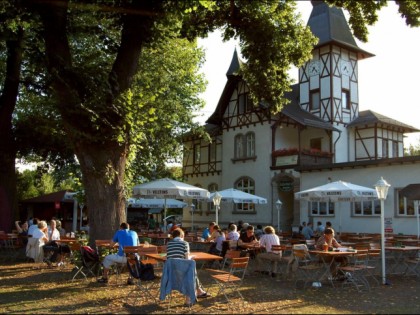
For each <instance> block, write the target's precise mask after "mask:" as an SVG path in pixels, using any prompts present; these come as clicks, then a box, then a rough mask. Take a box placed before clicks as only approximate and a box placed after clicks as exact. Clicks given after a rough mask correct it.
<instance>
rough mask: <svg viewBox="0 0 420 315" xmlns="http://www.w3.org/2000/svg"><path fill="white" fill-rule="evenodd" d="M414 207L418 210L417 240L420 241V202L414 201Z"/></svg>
mask: <svg viewBox="0 0 420 315" xmlns="http://www.w3.org/2000/svg"><path fill="white" fill-rule="evenodd" d="M414 207H415V208H416V209H417V239H420V224H419V201H418V200H416V201H414Z"/></svg>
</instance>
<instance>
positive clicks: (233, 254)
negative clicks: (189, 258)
mask: <svg viewBox="0 0 420 315" xmlns="http://www.w3.org/2000/svg"><path fill="white" fill-rule="evenodd" d="M240 256H241V251H240V250H233V249H228V250H227V251H226V254H225V257H224V258H223V260H222V262H221V265H220V269H213V268H206V269H205V270H206V271H209V272H214V273H228V272H229V270H228V269H227V267H228V266H229V264H230V263H232V259H233V258H239V257H240Z"/></svg>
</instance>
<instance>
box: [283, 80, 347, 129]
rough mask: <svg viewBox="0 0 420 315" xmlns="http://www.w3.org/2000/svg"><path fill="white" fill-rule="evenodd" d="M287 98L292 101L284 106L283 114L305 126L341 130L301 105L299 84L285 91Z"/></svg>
mask: <svg viewBox="0 0 420 315" xmlns="http://www.w3.org/2000/svg"><path fill="white" fill-rule="evenodd" d="M285 98H287V99H289V100H290V103H289V104H287V105H286V106H284V107H283V109H282V111H281V113H282V114H283V115H286V116H287V117H289V118H291V119H293V120H294V121H296V122H297V123H299V124H301V125H303V126H309V127H314V128H320V129H326V130H335V131H340V130H339V129H337V128H334V126H333V125H331V124H330V123H328V122H325V121H323V120H322V119H321V118H319V117H317V116H314V115H312V114H311V113H309V112H307V111H305V110H303V109H302V108H301V107H300V105H299V84H294V85H292V91H291V92H288V93H285Z"/></svg>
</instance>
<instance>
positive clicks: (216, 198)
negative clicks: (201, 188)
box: [213, 191, 222, 225]
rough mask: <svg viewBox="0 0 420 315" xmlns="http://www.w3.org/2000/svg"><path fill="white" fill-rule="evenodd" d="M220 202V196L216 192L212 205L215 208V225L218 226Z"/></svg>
mask: <svg viewBox="0 0 420 315" xmlns="http://www.w3.org/2000/svg"><path fill="white" fill-rule="evenodd" d="M221 200H222V195H220V194H219V193H218V192H217V191H216V193H215V194H214V196H213V204H214V206H215V207H216V224H217V225H219V207H220V201H221Z"/></svg>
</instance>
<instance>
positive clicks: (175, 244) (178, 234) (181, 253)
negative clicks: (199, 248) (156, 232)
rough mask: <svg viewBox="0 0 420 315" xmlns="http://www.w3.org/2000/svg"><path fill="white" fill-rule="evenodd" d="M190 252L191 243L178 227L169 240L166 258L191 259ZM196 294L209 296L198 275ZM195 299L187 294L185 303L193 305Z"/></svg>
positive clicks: (200, 296) (204, 296)
mask: <svg viewBox="0 0 420 315" xmlns="http://www.w3.org/2000/svg"><path fill="white" fill-rule="evenodd" d="M189 254H190V245H189V244H188V242H186V241H184V231H183V230H182V229H180V228H177V229H175V230H173V231H172V240H170V241H169V242H168V245H167V248H166V259H176V258H181V259H189ZM196 288H197V289H196V290H197V291H196V295H197V297H198V298H206V297H209V296H210V294H208V293H207V292H206V291H204V289H203V287H202V285H201V283H200V280H199V279H198V276H197V277H196ZM193 302H195V301H191V300H190V298H189V297H188V296H186V299H185V303H186V304H188V305H191V303H193Z"/></svg>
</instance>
